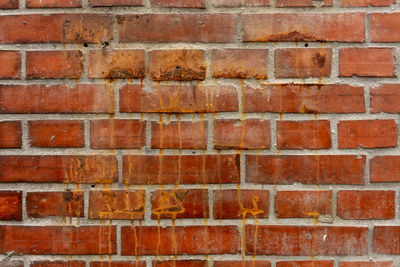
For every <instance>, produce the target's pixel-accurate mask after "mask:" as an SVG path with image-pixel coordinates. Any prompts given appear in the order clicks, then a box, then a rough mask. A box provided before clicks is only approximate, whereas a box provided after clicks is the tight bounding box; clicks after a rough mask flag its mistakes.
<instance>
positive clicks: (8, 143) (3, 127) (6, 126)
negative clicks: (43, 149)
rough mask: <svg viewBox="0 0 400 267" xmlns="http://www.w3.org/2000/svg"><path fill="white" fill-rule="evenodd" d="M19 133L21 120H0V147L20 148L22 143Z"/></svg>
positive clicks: (20, 133)
mask: <svg viewBox="0 0 400 267" xmlns="http://www.w3.org/2000/svg"><path fill="white" fill-rule="evenodd" d="M21 135H22V129H21V122H19V121H2V122H0V148H20V147H21V144H22V140H21Z"/></svg>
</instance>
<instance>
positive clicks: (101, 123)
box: [90, 119, 146, 148]
mask: <svg viewBox="0 0 400 267" xmlns="http://www.w3.org/2000/svg"><path fill="white" fill-rule="evenodd" d="M145 131H146V122H144V121H139V120H115V119H111V120H94V121H91V122H90V146H91V148H141V147H142V146H144V145H145V144H146V133H145Z"/></svg>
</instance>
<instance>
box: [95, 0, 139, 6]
mask: <svg viewBox="0 0 400 267" xmlns="http://www.w3.org/2000/svg"><path fill="white" fill-rule="evenodd" d="M143 1H144V0H89V3H90V5H91V6H95V7H98V6H106V7H112V6H143V5H144V2H143Z"/></svg>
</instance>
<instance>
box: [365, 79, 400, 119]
mask: <svg viewBox="0 0 400 267" xmlns="http://www.w3.org/2000/svg"><path fill="white" fill-rule="evenodd" d="M399 101H400V84H382V85H381V86H379V87H376V88H371V113H379V112H386V113H400V105H399Z"/></svg>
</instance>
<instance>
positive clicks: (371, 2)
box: [340, 0, 396, 7]
mask: <svg viewBox="0 0 400 267" xmlns="http://www.w3.org/2000/svg"><path fill="white" fill-rule="evenodd" d="M391 4H396V0H340V6H341V7H367V6H390V5H391Z"/></svg>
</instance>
